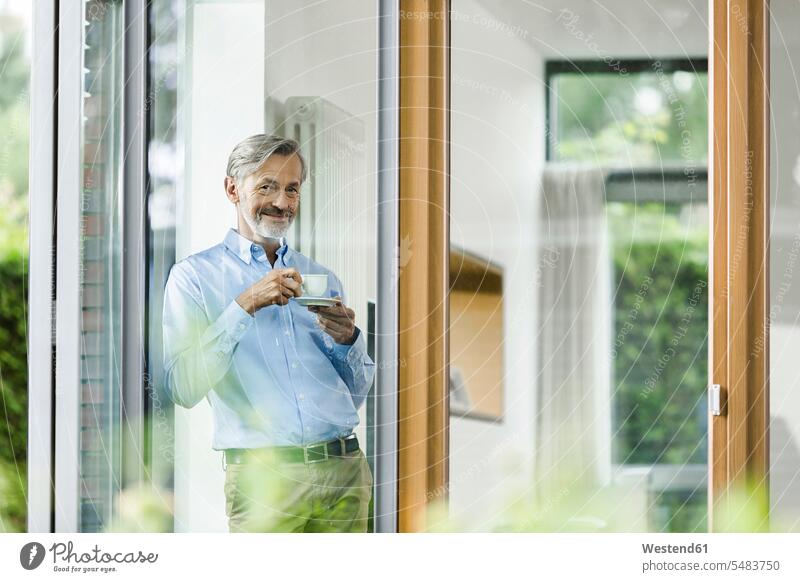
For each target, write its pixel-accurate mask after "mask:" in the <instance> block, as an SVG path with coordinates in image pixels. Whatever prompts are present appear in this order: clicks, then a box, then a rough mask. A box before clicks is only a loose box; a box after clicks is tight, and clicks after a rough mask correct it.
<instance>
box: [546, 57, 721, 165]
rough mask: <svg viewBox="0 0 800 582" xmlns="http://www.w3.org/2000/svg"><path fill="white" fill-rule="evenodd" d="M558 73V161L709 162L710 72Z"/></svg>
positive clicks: (621, 162) (555, 154)
mask: <svg viewBox="0 0 800 582" xmlns="http://www.w3.org/2000/svg"><path fill="white" fill-rule="evenodd" d="M555 79H556V80H555V107H556V111H557V120H556V124H557V125H556V127H557V131H556V136H557V138H558V142H557V144H556V148H555V151H554V157H555V159H557V160H575V161H590V162H594V163H597V164H601V165H603V164H609V163H610V164H623V165H626V166H627V165H639V166H641V165H655V166H660V165H661V164H664V163H666V164H669V163H670V162H679V163H682V164H690V165H704V164H705V160H706V159H707V151H708V148H707V145H706V144H707V141H708V139H707V136H706V128H707V123H708V119H707V113H706V109H707V104H706V99H707V92H708V90H707V89H708V75H707V74H706V73H697V74H693V73H689V72H685V71H678V72H675V73H666V72H657V71H656V70H653V72H647V73H628V74H627V75H625V76H622V75H618V74H609V73H599V74H588V75H579V74H575V73H564V74H560V75H557V76H556V78H555Z"/></svg>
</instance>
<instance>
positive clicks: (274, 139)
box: [227, 133, 307, 182]
mask: <svg viewBox="0 0 800 582" xmlns="http://www.w3.org/2000/svg"><path fill="white" fill-rule="evenodd" d="M292 154H296V155H297V157H298V158H300V166H301V168H302V177H301V180H302V181H303V182H305V181H306V174H307V169H306V160H305V158H303V154H301V153H300V144H299V143H297V142H296V141H295V140H293V139H288V138H284V137H280V136H278V135H267V134H265V133H258V134H256V135H251V136H250V137H248V138H245V139H243V140H242V141H240V142H239V143H237V144H236V147H234V148H233V151H232V152H231V155H230V157H228V169H227V175H228V176H230V177H231V178H233V179H234V180H236V181H237V182H241V181H242V180H244V179H245V178H246V177H247V176H249V175H250V174H252V173H253V172H255V171H256V170H257V169H258V167H259V166H260V165H261V164H263V163H264V162H265V161H266V160H267V158H269V157H270V156H272V155H279V156H291V155H292Z"/></svg>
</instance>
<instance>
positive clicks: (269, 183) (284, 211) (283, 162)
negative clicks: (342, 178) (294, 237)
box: [225, 154, 303, 240]
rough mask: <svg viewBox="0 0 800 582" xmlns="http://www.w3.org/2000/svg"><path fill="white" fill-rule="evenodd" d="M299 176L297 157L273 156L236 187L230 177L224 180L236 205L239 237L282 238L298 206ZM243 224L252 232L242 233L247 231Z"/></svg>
mask: <svg viewBox="0 0 800 582" xmlns="http://www.w3.org/2000/svg"><path fill="white" fill-rule="evenodd" d="M302 176H303V166H302V164H301V162H300V158H299V157H297V155H295V154H292V155H290V156H284V155H278V154H273V155H271V156H270V157H269V158H267V159H266V160H265V161H264V163H263V164H261V166H259V168H258V169H257V170H256V171H255V172H253V173H252V174H250V175H249V176H247V177H246V178H244V180H241V181H240V182H239V183H238V184H237V183H236V182H235V181H234V180H233V178H230V177H227V178H225V190H226V192H227V194H228V198H229V199H230V200H231V202H234V203H237V207H238V211H239V217H240V218H241V220H240V221H239V227H240V228H239V230H240V232H241V234H242V235H244V236H247V235H248V234H252V235H253V236H248V238H251V240H258V239H268V238H272V239H275V238H280V237H282V236H284V235H285V234H286V232H287V231H288V230H289V227H290V226H291V225H292V222H293V221H294V217H295V215H296V214H297V211H298V208H299V205H300V184H301V182H302ZM242 222H244V223H245V224H244V225H243V224H242ZM245 225H246V226H247V227H249V230H250V231H251V233H247V232H244V231H246V230H248V229H245V228H244V226H245Z"/></svg>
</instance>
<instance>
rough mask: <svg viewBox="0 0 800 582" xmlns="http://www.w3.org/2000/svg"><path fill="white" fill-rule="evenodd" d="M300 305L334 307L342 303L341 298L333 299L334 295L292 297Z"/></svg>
mask: <svg viewBox="0 0 800 582" xmlns="http://www.w3.org/2000/svg"><path fill="white" fill-rule="evenodd" d="M292 299H293V300H294V301H296V302H297V304H298V305H303V306H304V307H308V306H310V305H315V306H318V307H334V306H335V305H338V304H340V303H341V300H340V299H333V298H332V297H292Z"/></svg>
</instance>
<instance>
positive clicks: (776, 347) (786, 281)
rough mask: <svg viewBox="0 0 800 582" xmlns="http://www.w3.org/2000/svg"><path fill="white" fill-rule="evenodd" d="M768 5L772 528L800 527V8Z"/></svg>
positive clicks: (770, 480)
mask: <svg viewBox="0 0 800 582" xmlns="http://www.w3.org/2000/svg"><path fill="white" fill-rule="evenodd" d="M770 6H771V13H772V14H771V18H770V23H771V30H770V40H771V42H770V109H771V115H770V120H771V123H770V132H771V143H770V166H771V169H770V198H771V216H770V266H769V273H770V281H769V287H770V297H769V304H770V309H769V317H770V324H769V330H770V346H769V357H770V364H769V366H770V370H769V387H770V395H769V406H770V427H769V448H770V477H769V496H770V506H771V507H770V509H771V516H770V526H771V527H772V528H773V529H774V530H776V531H792V532H800V401H799V400H798V395H800V376H798V373H797V363H796V361H797V353H798V351H797V350H798V348H799V347H800V283H798V281H797V272H796V270H797V260H798V254H800V214H798V205H797V201H798V200H799V199H800V144H798V141H797V132H798V130H799V129H800V88H798V84H797V67H798V64H800V45H798V42H797V40H796V36H797V35H796V33H795V31H796V30H797V24H798V22H800V6H798V5H797V4H796V3H794V2H773V3H771V5H770Z"/></svg>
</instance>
